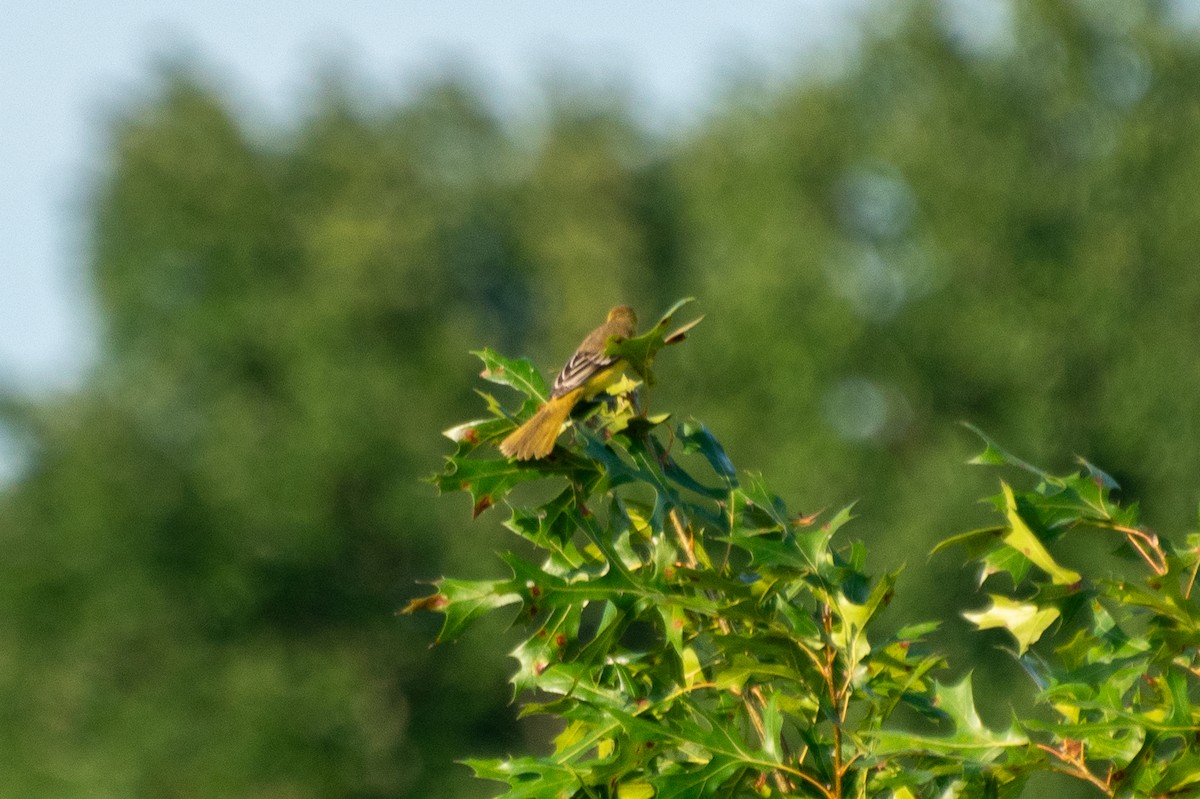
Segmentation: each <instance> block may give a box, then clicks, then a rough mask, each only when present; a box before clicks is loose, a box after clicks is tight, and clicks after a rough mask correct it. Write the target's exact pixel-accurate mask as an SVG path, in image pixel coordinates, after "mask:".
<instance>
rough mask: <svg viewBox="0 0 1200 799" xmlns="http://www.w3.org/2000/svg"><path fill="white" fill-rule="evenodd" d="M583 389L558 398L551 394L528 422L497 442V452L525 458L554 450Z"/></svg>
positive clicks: (523, 459) (507, 455) (543, 455)
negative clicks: (560, 432) (498, 449)
mask: <svg viewBox="0 0 1200 799" xmlns="http://www.w3.org/2000/svg"><path fill="white" fill-rule="evenodd" d="M582 394H583V391H582V390H581V389H576V390H575V391H572V392H570V393H569V394H564V395H562V396H561V397H552V398H550V399H549V400H547V401H546V404H545V405H543V406H542V407H540V408H538V410H537V413H535V414H534V415H533V416H531V417H530V418H529V421H527V422H525V424H523V425H521V426H520V427H518V428H517V429H516V430H514V431H512V432H511V433H510V434H509V435H508V437H507V438H505V439H504V440H503V441H501V442H500V451H501V452H503V453H504V455H505V456H506V457H509V458H516V459H517V460H519V461H527V460H529V459H531V458H544V457H546V456H547V455H549V454H550V450H552V449H554V442H555V441H556V440H558V434H559V431H560V430H562V426H563V422H565V421H567V417H568V416H570V415H571V409H572V408H574V407H575V404H576V403H577V402H579V398H580V396H582Z"/></svg>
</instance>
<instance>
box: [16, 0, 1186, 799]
mask: <svg viewBox="0 0 1200 799" xmlns="http://www.w3.org/2000/svg"><path fill="white" fill-rule="evenodd" d="M975 5H980V6H981V7H982V5H987V4H975ZM989 7H991V8H993V10H994V9H996V8H999V9H1001V10H1003V11H1004V13H1000V14H998V15H996V14H993V15H990V16H988V15H985V16H983V17H980V18H970V17H966V18H964V16H963V13H962V11H961V10H958V9H956V7H954V4H940V3H932V2H926V3H920V2H918V3H914V4H911V5H910V6H908V7H907V10H906V11H905V12H904V13H899V12H896V11H895V10H894V8H892V9H883V8H881V9H880V12H879V14H877V15H876V17H874V18H871V19H869V20H868V21H867V22H866V23H865V24H864V27H863V31H862V35H861V40H860V41H859V43H858V45H857V47H856V48H855V50H854V52H853V53H851V54H848V55H846V56H845V59H844V61H843V63H841V64H838V65H837V66H836V68H834V69H831V70H826V71H825V72H824V73H823V75H824V76H823V77H814V76H809V75H803V74H802V75H800V76H799V77H797V79H796V80H795V81H794V82H793V84H792V85H790V86H786V87H782V88H779V87H775V88H762V87H758V86H755V85H753V82H752V81H745V82H742V83H737V84H734V85H732V86H731V87H730V89H729V91H728V92H727V93H726V95H725V96H724V97H723V98H721V99H720V100H719V102H718V104H717V108H716V110H715V111H714V112H713V114H712V115H711V116H710V118H708V119H707V120H705V121H703V122H702V123H701V124H699V125H697V126H696V127H694V128H693V129H692V130H690V131H687V132H681V133H678V134H676V135H675V136H674V137H667V138H659V139H655V138H654V137H651V136H650V135H648V134H646V133H645V132H644V131H641V130H639V128H638V126H637V125H636V124H635V123H634V122H633V118H634V115H633V114H632V113H631V111H630V110H629V107H628V105H627V104H626V103H625V102H624V101H623V100H621V99H619V98H618V99H616V100H614V99H613V98H612V97H606V96H602V97H591V96H587V97H583V98H581V97H580V96H579V95H577V94H568V93H560V94H559V95H555V96H553V97H552V99H551V103H550V112H549V114H548V115H547V116H546V118H545V120H544V122H543V123H542V124H537V125H524V126H522V125H517V124H508V123H507V121H502V120H499V119H497V118H496V117H495V116H494V115H493V114H492V113H491V112H489V111H488V110H487V108H486V106H485V105H484V103H483V102H482V100H481V99H480V98H481V92H479V91H477V90H475V89H472V88H471V86H470V84H469V82H468V81H462V80H451V81H447V82H445V83H442V84H437V85H431V86H429V87H428V88H427V89H426V90H425V91H424V92H423V93H421V94H419V95H417V96H415V97H414V98H412V99H411V100H408V101H405V102H403V103H394V102H390V101H384V100H382V99H379V98H370V99H367V100H363V99H355V98H356V97H359V95H357V94H356V93H355V92H354V91H352V90H351V88H352V85H353V84H354V79H353V77H349V78H346V77H342V78H333V79H330V80H328V81H327V82H326V83H325V84H324V85H323V87H322V90H321V91H320V92H318V93H317V97H318V98H319V99H318V100H317V101H316V102H315V103H314V104H313V107H312V108H311V109H310V111H309V112H308V113H307V114H306V115H305V116H304V118H303V119H301V120H299V121H298V122H297V123H296V125H295V126H294V128H293V129H292V130H291V131H289V132H287V133H276V134H275V135H271V136H259V137H253V136H250V135H249V134H248V133H247V132H246V130H244V129H243V128H242V127H241V125H239V123H238V120H237V119H236V118H235V116H234V114H233V112H232V111H231V110H230V105H229V102H228V101H227V100H226V99H225V98H224V97H223V94H222V92H220V91H218V90H215V89H212V88H211V87H210V86H208V85H207V84H206V82H205V81H204V80H203V79H202V78H199V77H197V76H195V75H194V74H192V73H191V72H190V71H189V70H188V69H187V68H186V67H177V68H173V69H170V70H168V71H167V73H166V74H165V75H164V76H163V77H162V79H161V82H160V85H161V90H160V91H159V92H158V93H157V94H156V95H155V96H153V97H149V98H143V99H141V100H138V101H135V102H132V103H131V104H130V106H129V107H128V108H125V109H122V110H121V112H120V113H119V114H118V115H117V117H116V118H115V119H114V120H113V121H112V123H111V127H110V130H111V144H110V147H109V154H110V156H109V157H110V159H111V164H110V167H109V169H108V171H107V174H106V176H105V178H104V179H103V180H102V181H101V182H100V184H99V185H98V186H97V189H96V193H95V198H94V203H93V206H92V208H93V210H92V213H93V219H94V225H93V235H92V258H91V262H90V264H91V276H92V281H93V283H94V286H95V290H96V293H97V296H98V297H99V303H100V310H101V317H102V323H103V329H102V338H103V341H102V345H101V348H100V350H101V353H102V355H101V359H100V362H99V363H98V364H97V365H96V369H95V372H94V375H93V377H92V379H91V380H90V381H89V382H88V383H87V385H86V386H85V387H84V388H83V389H82V390H80V391H79V392H78V393H77V394H76V395H73V396H66V397H58V398H52V399H45V400H42V399H38V400H15V399H11V398H10V400H9V401H8V402H7V404H6V405H5V409H4V411H3V418H4V420H5V422H6V423H7V424H8V425H9V426H10V427H12V428H13V429H14V430H15V431H16V432H17V438H18V440H21V441H27V442H28V451H27V452H26V453H25V454H24V456H23V457H24V466H23V471H22V472H21V474H20V475H19V477H18V478H17V479H16V480H14V481H13V482H12V483H11V484H10V485H9V486H8V487H7V488H5V489H4V490H3V494H2V495H0V544H2V545H3V547H4V551H5V552H6V555H7V557H6V558H5V559H3V561H0V607H2V608H3V612H0V629H2V630H3V631H4V633H5V634H6V636H7V640H8V641H10V650H9V654H8V655H7V656H6V657H5V658H3V659H0V699H2V704H3V707H4V708H5V710H4V713H5V716H4V718H5V720H6V721H7V722H8V723H7V724H5V725H3V727H2V728H0V729H2V730H3V731H2V732H0V774H3V775H4V776H3V777H0V785H2V786H3V787H4V792H5V793H7V794H12V795H21V796H29V797H39V796H47V797H49V796H54V797H72V796H84V795H87V796H89V797H96V796H100V797H103V796H129V795H143V794H144V795H154V796H182V795H189V796H191V795H204V796H262V797H268V796H269V797H279V796H331V797H332V796H339V797H340V796H360V797H383V796H420V797H450V796H455V797H458V796H472V795H486V794H487V793H488V791H487V788H486V786H481V785H473V784H470V783H469V782H467V781H466V777H465V769H462V768H458V767H452V766H451V765H450V763H451V761H452V760H454V759H455V758H458V757H462V756H464V755H466V754H468V753H469V754H480V755H486V754H489V753H499V752H502V751H511V750H514V749H517V748H519V745H514V744H512V743H511V742H510V740H509V739H510V738H511V736H512V735H513V734H528V735H533V736H538V735H540V734H542V732H543V731H541V730H538V729H537V728H530V727H517V726H514V722H513V720H512V718H511V711H510V710H509V709H508V708H507V707H506V702H507V688H506V686H505V684H504V675H505V672H506V664H505V663H504V662H503V660H502V659H501V658H500V657H499V656H498V655H497V654H496V646H497V644H496V641H497V640H500V641H503V640H504V638H503V634H502V632H501V631H500V630H493V631H491V633H486V634H481V635H479V636H476V637H474V638H471V639H468V640H465V641H463V642H462V643H461V644H459V645H457V646H456V647H447V648H441V649H438V650H434V651H428V650H427V649H426V647H425V642H427V641H428V640H429V639H430V637H431V635H430V630H429V629H428V628H421V629H416V628H414V627H413V626H412V623H405V624H403V625H398V624H396V623H395V621H394V620H393V618H392V612H393V610H394V609H395V608H397V607H399V606H400V605H401V604H402V600H403V599H404V598H406V597H408V596H411V595H412V594H413V593H416V592H419V590H420V589H419V588H416V587H414V586H413V581H414V580H415V579H418V578H429V577H435V576H437V575H439V574H441V573H445V572H454V573H457V574H468V575H476V576H482V575H483V574H484V573H486V572H488V570H495V568H496V567H495V566H493V565H490V564H489V563H488V562H487V559H486V557H485V553H488V552H491V551H493V550H496V549H499V548H503V547H508V546H513V543H512V542H511V540H510V539H509V538H507V537H505V535H506V534H505V533H504V532H503V531H502V530H501V529H500V527H499V524H498V522H499V514H496V513H493V514H490V515H491V516H493V517H496V518H491V519H489V520H488V521H487V522H485V523H482V524H475V525H472V526H471V527H470V528H466V527H465V526H464V525H465V523H466V522H465V518H466V515H467V513H466V509H465V508H463V507H461V506H456V507H445V505H448V504H452V503H438V502H434V501H433V492H432V489H431V488H429V487H428V486H425V485H422V484H420V483H419V482H418V478H419V477H420V476H422V475H425V474H428V473H430V472H432V471H433V470H434V469H435V468H436V467H437V465H438V462H439V457H440V455H441V454H444V453H445V452H446V451H447V446H445V445H444V442H442V441H441V440H440V438H439V437H438V436H437V435H436V431H437V430H439V429H442V428H443V427H445V426H447V425H449V424H451V423H453V422H454V421H457V420H458V419H460V418H462V417H463V415H464V414H466V413H468V412H469V411H468V408H470V407H472V405H473V397H472V395H471V393H470V384H471V376H472V371H473V370H474V369H475V368H476V367H475V365H474V362H473V361H472V359H470V357H469V356H468V355H467V351H468V350H469V349H475V348H479V347H481V346H494V347H497V348H500V349H502V350H504V351H506V352H508V353H511V354H528V355H532V356H534V357H535V358H536V359H537V361H538V362H539V363H543V364H544V365H545V366H546V368H547V370H549V369H552V368H554V367H556V366H557V365H558V363H559V361H560V359H561V358H562V357H563V356H564V355H565V354H566V353H567V352H569V350H570V348H571V347H572V346H574V344H575V343H577V341H578V339H579V337H580V336H581V335H582V334H583V333H584V332H586V330H587V329H589V328H590V326H592V325H593V324H594V320H595V318H596V315H597V313H600V312H602V310H603V309H604V308H606V307H608V306H609V305H612V304H615V303H616V302H617V301H623V300H626V301H632V302H633V303H635V304H636V305H637V307H638V310H639V311H641V312H642V313H643V316H646V317H649V316H651V315H652V314H653V313H654V312H656V311H658V310H661V309H662V308H663V307H665V305H666V303H667V302H668V300H669V299H670V298H673V297H675V296H678V295H682V294H695V295H697V296H698V297H699V298H700V300H701V305H702V308H703V310H704V311H705V312H706V313H708V315H709V320H708V321H707V322H706V323H705V324H704V325H703V326H701V327H700V328H698V329H697V330H696V331H695V334H694V335H695V339H696V341H695V345H694V346H693V347H690V348H683V349H687V350H688V353H691V355H692V356H693V357H695V356H696V354H698V353H703V357H702V358H697V359H696V360H693V361H691V362H685V361H683V360H681V358H682V357H683V355H681V356H680V357H679V358H676V357H673V356H674V355H675V353H671V356H672V357H665V358H664V359H663V362H662V364H661V366H660V370H659V375H660V378H661V380H662V382H661V385H660V386H659V388H658V390H659V391H661V392H663V393H664V394H665V395H667V397H666V398H665V399H664V404H666V405H669V406H670V407H677V408H688V409H691V410H692V411H694V412H695V414H696V415H697V416H699V417H700V418H702V419H704V420H705V421H706V422H708V423H709V424H710V426H711V427H712V428H713V429H714V430H715V431H717V432H718V433H719V435H720V436H721V438H722V440H724V441H726V442H728V443H729V444H730V446H731V449H732V450H733V453H732V454H733V455H734V456H735V460H736V461H737V462H739V463H746V464H755V465H757V466H758V467H760V468H761V469H762V470H763V471H764V472H766V473H767V474H768V475H770V476H771V482H772V483H773V484H774V485H776V486H777V487H778V488H780V489H781V490H782V491H783V493H784V494H785V495H787V496H788V497H789V499H790V500H791V501H792V504H793V505H794V506H798V507H801V508H804V509H809V510H815V509H817V508H819V507H828V506H835V505H839V504H842V503H844V502H846V501H848V500H851V499H854V498H856V497H861V503H860V505H859V512H860V513H861V515H863V516H864V517H865V518H864V520H863V521H862V522H861V523H859V524H858V525H856V528H855V529H856V531H858V532H860V533H862V532H864V531H866V532H867V533H869V534H871V535H872V536H873V540H870V541H869V542H868V543H869V544H871V546H872V549H873V550H874V554H873V556H872V561H873V563H874V564H877V565H878V566H879V567H880V568H883V567H890V566H891V565H892V564H894V563H896V562H899V561H902V560H907V561H908V562H909V571H908V572H907V573H906V574H905V575H904V577H903V578H902V579H903V580H904V581H906V582H909V581H911V584H912V585H924V586H925V590H924V591H922V590H920V589H917V588H913V587H912V586H911V585H906V586H904V590H902V591H901V592H900V593H901V595H902V596H909V597H914V601H921V602H924V603H928V604H930V605H932V606H933V607H935V608H936V607H937V606H938V602H939V598H940V597H941V596H943V595H944V594H945V593H946V592H948V591H951V590H955V586H959V587H960V588H961V589H965V588H966V585H967V584H968V583H969V582H970V581H971V575H964V574H958V573H947V572H945V568H946V567H944V566H943V565H942V563H941V562H940V561H938V560H936V559H935V560H934V561H933V562H931V563H928V562H926V558H925V553H926V552H927V551H928V550H929V547H930V545H931V544H932V542H933V541H935V540H936V539H938V538H940V537H942V536H944V535H945V534H947V533H948V532H951V531H954V530H956V529H959V528H961V527H962V526H964V525H966V524H969V523H970V522H971V521H972V520H973V519H975V518H976V517H975V516H974V513H973V511H972V508H971V506H970V505H969V501H970V500H969V499H968V498H969V497H974V496H978V495H979V494H980V493H983V491H982V490H981V489H982V485H981V481H986V480H987V479H988V478H987V477H986V476H977V475H974V474H971V473H968V472H965V471H964V470H963V469H962V468H961V467H960V465H959V464H960V462H961V460H962V459H963V457H965V455H966V454H967V453H968V452H970V451H972V449H973V446H974V445H973V443H972V442H968V441H967V440H966V439H965V437H964V434H962V433H961V432H960V431H959V430H958V429H957V428H956V427H955V426H954V422H955V421H957V420H959V419H969V420H971V421H973V422H975V423H976V424H978V425H980V426H981V427H983V428H985V429H987V430H988V431H989V432H991V433H992V434H993V435H994V436H996V437H997V438H998V439H999V440H1001V441H1003V442H1005V443H1006V444H1008V445H1009V446H1010V447H1011V448H1012V449H1013V450H1014V451H1017V452H1021V453H1025V454H1028V455H1029V456H1030V457H1031V458H1033V459H1036V460H1038V461H1040V462H1044V463H1053V462H1054V461H1055V459H1061V458H1063V457H1065V456H1067V455H1069V454H1071V453H1076V452H1078V453H1080V454H1084V455H1086V456H1087V457H1089V458H1091V459H1093V460H1095V461H1097V462H1098V463H1101V464H1102V465H1104V466H1106V467H1108V468H1110V469H1113V470H1115V471H1116V472H1117V473H1118V476H1119V477H1120V478H1121V479H1122V482H1123V484H1124V486H1125V488H1126V494H1127V496H1138V497H1145V498H1146V499H1147V500H1151V501H1150V502H1149V503H1148V504H1149V507H1150V509H1151V515H1150V516H1149V519H1148V521H1150V523H1151V524H1155V525H1159V526H1161V528H1162V529H1164V530H1179V529H1181V528H1182V527H1184V526H1185V525H1189V524H1191V523H1192V513H1193V508H1194V502H1195V492H1196V487H1195V481H1194V475H1195V474H1197V473H1200V455H1197V454H1196V449H1197V448H1196V447H1194V446H1188V442H1190V441H1192V440H1193V439H1194V438H1195V437H1196V435H1197V433H1198V432H1200V431H1198V430H1197V421H1196V420H1197V419H1200V408H1197V403H1198V402H1200V399H1197V398H1200V360H1197V358H1196V357H1195V355H1194V351H1195V347H1196V341H1197V339H1198V337H1200V278H1198V277H1197V275H1196V271H1195V253H1196V252H1197V251H1198V250H1200V241H1198V239H1200V226H1197V225H1196V224H1195V219H1194V217H1195V208H1196V207H1198V206H1200V110H1198V109H1200V47H1198V46H1197V41H1196V39H1195V37H1194V36H1193V35H1192V34H1191V33H1189V32H1188V31H1185V30H1181V29H1178V28H1176V27H1173V24H1172V21H1171V18H1170V17H1169V13H1168V11H1169V9H1168V6H1166V5H1163V4H1156V3H1149V2H1147V3H1128V2H1121V3H1115V2H1114V3H1103V2H1083V1H1082V0H1079V1H1078V2H1076V0H1017V1H1016V2H1013V3H1012V4H1011V5H1007V4H1003V3H1000V4H991V5H990V6H989ZM681 352H682V349H681ZM685 354H686V353H685ZM1153 514H1158V515H1157V516H1155V515H1153ZM485 518H486V517H485ZM1108 549H1109V543H1108V542H1102V545H1101V546H1098V547H1097V557H1098V558H1099V557H1104V556H1105V554H1106V553H1107V551H1108ZM923 615H930V614H923ZM950 621H953V620H950ZM963 626H965V625H963ZM950 627H951V630H953V629H954V625H953V624H951V625H950ZM978 654H979V657H980V666H979V668H980V669H981V670H982V671H983V673H984V674H985V677H988V678H994V679H1001V678H1006V679H1008V678H1012V675H1011V674H1010V673H1009V672H1010V671H1011V670H1010V669H1009V668H1008V666H1007V665H1006V663H1005V662H1004V661H1003V659H1001V658H995V657H994V654H995V653H994V652H993V651H990V650H981V651H980V652H979V653H978ZM993 693H994V695H995V696H996V697H1000V696H1002V695H1004V694H1005V692H999V691H997V692H993ZM994 710H997V709H996V708H994ZM997 712H1002V708H1001V709H998V710H997ZM513 730H519V731H523V732H518V733H514V732H513Z"/></svg>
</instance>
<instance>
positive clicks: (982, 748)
mask: <svg viewBox="0 0 1200 799" xmlns="http://www.w3.org/2000/svg"><path fill="white" fill-rule="evenodd" d="M934 685H935V687H934V698H933V705H934V707H935V708H936V709H937V710H938V711H939V712H940V713H941V714H942V715H943V716H944V717H945V718H946V719H948V720H949V721H950V722H952V723H953V724H954V732H953V733H952V734H950V735H946V736H942V737H938V736H932V735H924V734H919V733H908V732H901V731H896V730H884V731H882V732H879V733H877V734H875V735H874V736H873V737H874V739H875V740H876V742H877V744H878V748H877V751H878V753H879V754H881V755H884V756H891V755H899V754H904V753H926V754H931V755H938V756H958V757H968V758H970V759H972V760H975V761H977V762H978V763H979V764H981V765H982V764H985V763H990V762H992V761H994V760H995V759H996V758H997V757H999V756H1000V754H1001V752H1003V751H1004V750H1006V749H1012V748H1017V747H1023V746H1026V745H1027V744H1028V743H1029V739H1028V738H1026V737H1025V736H1024V735H1023V734H1021V733H1020V732H1019V731H1017V730H1016V729H1013V728H1010V729H1009V730H1007V731H1003V732H995V731H992V730H990V729H988V728H987V727H986V726H984V723H983V721H982V719H980V718H979V713H978V711H976V709H975V699H974V693H973V691H972V689H971V675H969V674H968V675H967V676H966V677H964V678H963V679H962V680H961V681H960V682H959V683H958V684H957V685H942V684H940V683H935V684H934Z"/></svg>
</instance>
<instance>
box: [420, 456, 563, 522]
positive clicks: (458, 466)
mask: <svg viewBox="0 0 1200 799" xmlns="http://www.w3.org/2000/svg"><path fill="white" fill-rule="evenodd" d="M471 449H473V446H472V445H470V444H466V443H460V444H459V447H458V450H457V451H456V452H455V454H453V455H451V456H450V457H448V458H446V465H445V467H444V468H443V470H442V473H441V474H439V475H436V476H435V477H434V478H433V484H434V485H435V486H437V488H438V490H439V491H441V492H442V493H448V492H450V491H466V492H467V493H469V494H470V495H471V500H472V502H473V505H472V516H478V515H479V514H480V513H483V512H484V511H485V510H487V509H488V508H490V507H491V506H492V505H495V504H496V503H497V502H499V501H500V500H502V499H503V498H504V497H506V496H507V495H508V492H509V491H511V490H512V488H513V486H515V485H518V484H520V483H525V482H529V481H530V480H537V479H540V478H542V477H544V476H545V473H544V472H543V471H542V470H541V469H540V468H538V467H536V466H531V465H530V464H529V463H523V462H516V461H510V460H508V459H507V458H486V459H485V458H469V457H466V453H468V452H470V450H471Z"/></svg>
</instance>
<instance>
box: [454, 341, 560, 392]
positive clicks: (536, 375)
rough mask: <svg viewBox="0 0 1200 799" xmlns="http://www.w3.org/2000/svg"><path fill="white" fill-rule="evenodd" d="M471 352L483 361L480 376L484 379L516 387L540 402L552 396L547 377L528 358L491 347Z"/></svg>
mask: <svg viewBox="0 0 1200 799" xmlns="http://www.w3.org/2000/svg"><path fill="white" fill-rule="evenodd" d="M471 354H472V355H475V356H477V357H478V358H479V360H481V361H483V371H482V372H481V373H480V374H479V376H480V377H482V378H483V379H484V380H487V381H489V382H492V383H496V384H498V385H501V386H508V387H509V388H515V389H516V390H517V391H519V392H521V393H522V394H524V395H525V396H527V397H529V398H531V399H535V400H538V401H539V402H544V401H545V400H546V398H547V397H549V396H550V388H549V386H548V385H547V384H546V379H545V378H544V377H542V373H541V372H539V371H538V369H537V367H536V366H534V365H533V362H532V361H530V360H529V359H528V358H506V357H504V356H503V355H500V354H498V353H496V352H495V351H493V350H490V349H482V350H473V351H472V352H471Z"/></svg>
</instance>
